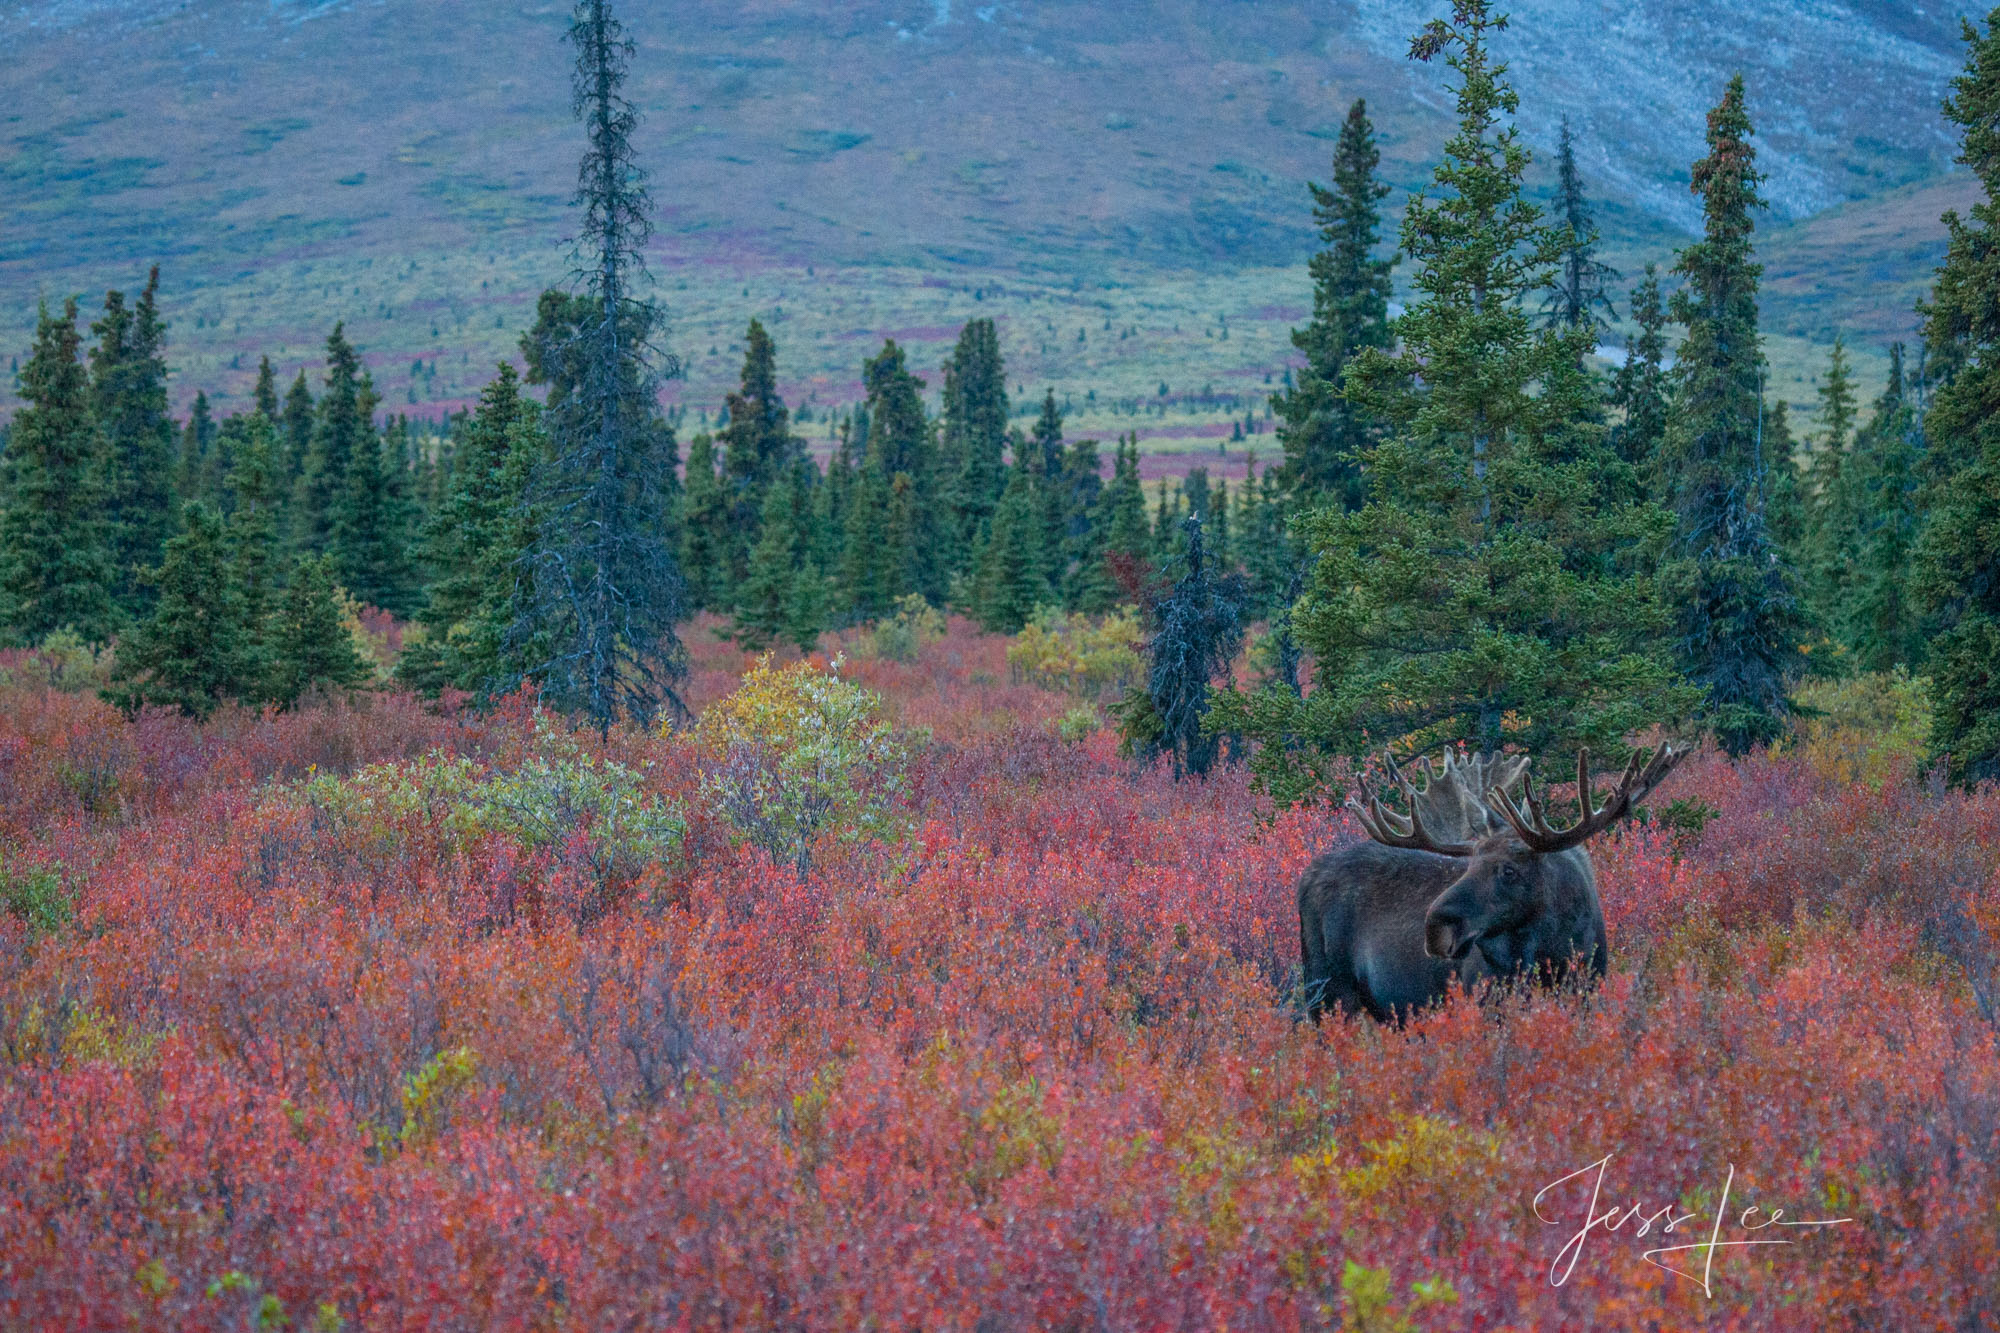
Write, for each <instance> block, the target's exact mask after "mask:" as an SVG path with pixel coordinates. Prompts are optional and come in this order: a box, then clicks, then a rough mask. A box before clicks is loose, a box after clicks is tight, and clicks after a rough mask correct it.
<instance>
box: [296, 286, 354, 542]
mask: <svg viewBox="0 0 2000 1333" xmlns="http://www.w3.org/2000/svg"><path fill="white" fill-rule="evenodd" d="M294 392H295V393H296V392H297V390H296V388H295V389H294ZM366 406H367V404H366V402H365V401H364V399H363V397H362V392H361V357H360V355H359V354H358V353H357V352H356V351H355V350H354V345H353V344H352V343H350V342H348V341H347V326H346V325H345V323H340V324H335V325H334V326H333V333H332V334H331V335H329V336H328V338H327V340H326V390H325V392H324V393H322V394H321V395H320V399H319V403H318V405H317V408H316V411H315V412H314V416H313V425H312V434H311V437H310V440H309V442H308V443H307V446H306V456H305V465H304V472H303V475H302V477H301V478H300V481H299V498H298V504H297V520H298V530H297V537H298V541H299V544H300V546H301V547H302V548H303V549H305V550H307V551H311V552H316V553H317V552H326V551H331V550H332V549H333V544H334V530H335V528H336V527H337V525H338V524H339V522H340V510H341V506H342V504H343V502H344V501H345V499H346V498H347V495H348V486H349V483H348V476H347V473H348V469H349V468H350V467H352V466H353V462H354V456H355V454H356V453H358V452H361V451H362V450H363V449H364V448H372V447H373V446H374V443H375V424H374V421H373V419H372V417H373V414H372V412H366V411H364V410H363V409H364V407H366ZM287 408H288V410H289V404H287Z"/></svg>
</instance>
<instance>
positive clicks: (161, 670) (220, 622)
mask: <svg viewBox="0 0 2000 1333" xmlns="http://www.w3.org/2000/svg"><path fill="white" fill-rule="evenodd" d="M180 526H181V531H180V534H179V535H178V536H175V537H173V538H171V539H170V540H169V541H168V542H167V544H166V548H165V556H164V558H163V560H162V561H161V564H160V568H159V571H158V574H157V577H156V579H155V580H154V582H155V584H156V586H157V587H158V589H159V600H158V601H157V602H156V603H155V605H154V608H153V613H152V615H151V616H150V617H148V618H147V619H146V620H144V621H142V622H140V623H139V624H137V625H135V626H133V627H132V628H131V629H130V630H129V631H128V632H127V633H126V634H125V635H123V636H122V637H121V638H120V639H119V641H118V654H117V657H116V659H115V661H114V663H113V666H112V672H111V681H112V684H111V688H109V689H107V690H106V691H105V692H104V697H105V698H106V699H108V700H110V701H111V702H113V703H115V704H117V705H118V706H119V707H121V708H123V709H125V710H126V711H127V712H136V711H137V710H138V709H139V707H140V706H141V705H145V704H154V705H160V706H165V707H172V708H178V709H180V711H181V712H182V713H185V714H186V715H187V716H189V717H198V718H205V717H207V716H208V715H209V714H210V713H211V712H213V711H214V710H215V707H216V705H217V704H219V703H222V702H223V701H224V700H227V699H234V698H241V697H244V696H245V695H246V694H248V693H252V692H254V668H253V663H254V655H253V653H252V652H251V650H250V646H249V644H248V642H247V636H246V633H245V625H244V622H243V607H242V603H241V601H240V599H239V598H238V597H237V595H236V589H235V587H234V586H233V584H232V581H231V579H230V571H229V557H228V551H227V549H226V546H225V543H224V541H223V534H222V520H221V519H220V518H218V517H217V516H216V513H215V511H214V510H213V509H210V508H209V507H208V506H207V505H205V504H203V503H202V502H201V501H199V500H190V501H189V502H188V503H187V504H186V505H184V506H183V507H182V509H181V524H180Z"/></svg>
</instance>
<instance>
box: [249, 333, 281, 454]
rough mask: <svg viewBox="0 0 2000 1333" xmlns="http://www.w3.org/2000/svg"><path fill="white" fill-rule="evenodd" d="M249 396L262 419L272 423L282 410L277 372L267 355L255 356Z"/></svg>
mask: <svg viewBox="0 0 2000 1333" xmlns="http://www.w3.org/2000/svg"><path fill="white" fill-rule="evenodd" d="M250 398H251V402H252V403H253V404H254V406H255V409H256V410H257V411H259V412H262V413H263V414H264V420H266V421H269V422H273V423H275V422H276V421H277V420H278V416H279V413H280V412H281V410H282V409H281V407H280V406H279V403H278V372H277V371H275V370H273V369H271V358H270V357H268V356H260V357H258V358H257V386H256V388H254V389H252V390H251V392H250ZM272 461H273V462H275V461H277V460H276V459H275V458H274V459H273V460H272Z"/></svg>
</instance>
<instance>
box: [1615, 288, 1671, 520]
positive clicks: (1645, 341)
mask: <svg viewBox="0 0 2000 1333" xmlns="http://www.w3.org/2000/svg"><path fill="white" fill-rule="evenodd" d="M1632 322H1633V324H1635V325H1637V326H1638V330H1639V336H1638V337H1636V338H1634V339H1632V341H1631V343H1630V344H1629V345H1628V346H1627V347H1626V349H1625V361H1624V364H1622V365H1620V366H1619V367H1618V371H1617V373H1616V374H1615V375H1614V376H1613V377H1612V380H1611V405H1612V406H1613V407H1616V408H1618V409H1619V410H1621V411H1622V412H1623V413H1624V414H1625V419H1624V420H1623V421H1621V422H1619V423H1618V424H1617V425H1616V426H1614V427H1612V429H1611V445H1612V448H1613V449H1614V450H1616V452H1617V454H1618V457H1619V458H1621V459H1623V460H1624V461H1625V462H1626V463H1628V464H1630V465H1631V466H1632V467H1633V469H1634V470H1635V471H1636V472H1637V474H1638V476H1639V478H1640V480H1641V482H1642V483H1643V484H1644V485H1645V486H1646V487H1647V489H1648V490H1649V491H1650V492H1652V493H1654V494H1657V493H1658V488H1659V487H1658V481H1659V479H1658V476H1657V472H1658V469H1659V458H1660V441H1661V440H1663V439H1664V438H1666V433H1667V371H1666V359H1667V332H1666V330H1667V310H1666V305H1665V304H1664V303H1663V302H1662V301H1661V299H1660V275H1659V273H1658V272H1657V271H1655V269H1654V267H1653V265H1651V264H1648V265H1646V272H1645V275H1644V276H1643V277H1641V278H1640V279H1639V281H1638V283H1637V284H1636V285H1635V286H1634V287H1633V288H1632Z"/></svg>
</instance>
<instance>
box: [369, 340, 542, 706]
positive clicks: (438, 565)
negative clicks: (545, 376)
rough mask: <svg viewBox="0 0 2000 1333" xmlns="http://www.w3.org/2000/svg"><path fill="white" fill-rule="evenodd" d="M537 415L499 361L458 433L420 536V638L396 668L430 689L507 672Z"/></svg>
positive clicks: (537, 447)
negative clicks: (503, 642) (426, 578)
mask: <svg viewBox="0 0 2000 1333" xmlns="http://www.w3.org/2000/svg"><path fill="white" fill-rule="evenodd" d="M539 416H540V414H539V408H538V406H537V404H536V403H535V402H534V400H533V399H530V398H528V397H525V396H524V395H523V394H522V393H521V387H520V376H519V375H518V374H517V373H516V372H515V370H514V367H513V366H511V365H509V364H508V363H506V362H504V361H503V362H501V363H500V366H499V370H498V373H497V374H496V375H495V376H494V378H493V380H492V381H491V382H489V383H488V384H487V386H486V387H485V388H484V389H483V390H481V391H480V395H479V408H478V410H477V411H476V412H475V413H473V415H472V416H471V417H470V418H469V419H468V420H467V421H466V422H465V423H464V425H463V427H462V428H461V431H460V438H459V445H458V449H457V451H456V456H455V457H456V461H455V464H454V467H453V471H452V478H451V487H450V489H449V490H448V491H447V492H446V493H445V496H444V498H443V499H442V500H441V501H440V502H439V504H438V506H437V508H436V510H435V511H434V512H433V513H432V514H431V516H430V520H429V522H428V523H427V524H426V525H425V528H424V532H423V538H422V552H423V556H424V563H425V564H426V565H428V566H429V568H430V570H431V571H432V579H431V583H430V587H429V590H428V596H427V598H426V600H425V602H424V605H423V607H422V609H421V610H419V611H418V612H417V615H416V619H417V622H418V623H419V624H420V625H422V626H423V629H424V636H423V638H422V639H421V640H420V641H418V642H415V643H412V644H410V645H409V646H407V647H406V648H405V649H404V652H403V655H402V657H401V658H400V659H399V660H398V662H397V664H396V672H397V675H398V677H399V678H401V679H403V680H404V681H406V682H407V683H409V684H410V685H412V686H413V687H415V688H417V689H420V690H423V691H425V692H426V693H435V692H436V691H437V690H439V689H441V688H443V687H445V686H450V687H451V688H453V689H459V690H464V691H467V692H468V693H473V694H480V693H484V692H486V691H487V690H488V689H489V688H490V687H491V686H492V685H493V684H494V682H495V678H496V677H497V676H499V675H501V674H502V672H501V670H500V662H499V660H498V652H499V641H500V638H501V636H502V634H503V633H504V632H505V629H506V626H507V623H508V621H509V620H510V619H511V609H512V601H513V597H512V594H513V590H514V580H515V574H516V570H515V566H516V565H517V564H518V562H519V561H520V559H521V555H522V548H521V534H520V515H519V510H520V508H521V505H522V502H523V500H524V498H525V496H524V491H525V483H526V480H527V476H528V473H529V471H530V470H531V469H532V468H533V466H534V464H535V463H536V462H537V461H538V460H539V458H540V456H541V452H542V444H543V439H542V435H541V431H540V419H539Z"/></svg>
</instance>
